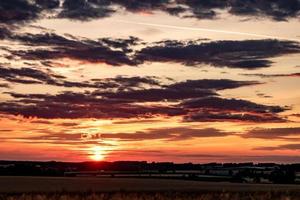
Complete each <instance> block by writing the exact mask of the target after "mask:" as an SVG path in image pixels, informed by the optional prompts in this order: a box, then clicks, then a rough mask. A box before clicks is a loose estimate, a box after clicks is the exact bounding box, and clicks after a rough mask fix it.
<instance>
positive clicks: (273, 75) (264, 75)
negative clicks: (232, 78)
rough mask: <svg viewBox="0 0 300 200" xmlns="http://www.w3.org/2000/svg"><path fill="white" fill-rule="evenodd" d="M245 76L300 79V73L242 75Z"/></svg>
mask: <svg viewBox="0 0 300 200" xmlns="http://www.w3.org/2000/svg"><path fill="white" fill-rule="evenodd" d="M241 75H244V76H256V77H260V78H276V77H300V73H290V74H241Z"/></svg>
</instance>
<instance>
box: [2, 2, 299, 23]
mask: <svg viewBox="0 0 300 200" xmlns="http://www.w3.org/2000/svg"><path fill="white" fill-rule="evenodd" d="M61 2H62V4H61V5H60V1H59V0H32V1H31V0H1V2H0V23H6V24H12V23H14V24H16V23H24V22H30V21H32V20H37V19H41V18H45V17H46V16H47V15H45V14H44V13H50V12H51V13H52V15H53V18H67V19H71V20H80V21H89V20H92V19H100V18H105V17H110V16H111V15H113V14H114V13H120V12H124V10H125V11H126V12H130V13H154V12H155V11H160V12H165V13H168V14H170V15H172V16H179V17H183V18H186V17H192V18H197V19H216V18H218V17H219V16H221V15H220V13H222V12H223V13H224V12H227V13H230V14H232V15H236V16H241V17H250V18H268V19H272V20H274V21H284V20H289V19H293V18H299V15H300V14H299V13H300V2H299V1H298V0H273V1H262V0H215V1H210V0H203V1H197V0H175V1H171V0H144V1H140V0H111V1H108V0H62V1H61Z"/></svg>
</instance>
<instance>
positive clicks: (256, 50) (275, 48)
mask: <svg viewBox="0 0 300 200" xmlns="http://www.w3.org/2000/svg"><path fill="white" fill-rule="evenodd" d="M299 52H300V46H299V44H298V43H296V42H291V41H278V40H244V41H214V42H199V41H197V40H195V41H187V42H183V41H176V40H174V41H162V42H158V43H157V44H154V45H153V46H148V47H145V48H143V49H141V50H140V51H139V52H137V53H136V59H137V60H140V62H170V63H181V64H184V65H187V66H198V65H204V64H209V65H212V66H214V67H229V68H242V69H257V68H264V67H270V66H271V63H272V62H271V61H270V60H268V59H270V58H273V57H277V56H281V55H285V54H291V53H299Z"/></svg>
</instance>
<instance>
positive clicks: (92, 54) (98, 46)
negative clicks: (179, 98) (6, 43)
mask: <svg viewBox="0 0 300 200" xmlns="http://www.w3.org/2000/svg"><path fill="white" fill-rule="evenodd" d="M0 33H1V32H0ZM2 35H3V37H4V39H6V40H10V41H16V42H19V43H21V44H23V45H26V46H27V47H30V48H28V49H25V50H8V51H9V52H10V53H11V54H12V55H14V56H17V57H20V58H22V59H25V60H38V61H40V60H54V59H62V58H69V59H74V60H79V61H84V62H90V63H106V64H108V65H113V66H120V65H130V66H132V65H137V63H136V62H135V61H134V60H132V59H131V57H130V55H128V54H129V53H131V52H132V51H133V50H132V49H131V46H134V45H136V44H138V43H139V39H138V38H135V37H129V38H127V39H111V38H101V39H98V40H90V39H86V38H76V37H74V36H71V35H65V36H61V35H57V34H55V33H41V34H30V33H24V34H6V35H4V34H2ZM32 46H33V47H35V48H32Z"/></svg>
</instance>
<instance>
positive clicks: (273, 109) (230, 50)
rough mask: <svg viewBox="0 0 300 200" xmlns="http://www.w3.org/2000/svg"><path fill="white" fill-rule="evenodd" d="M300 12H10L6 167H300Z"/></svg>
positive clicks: (93, 2)
mask: <svg viewBox="0 0 300 200" xmlns="http://www.w3.org/2000/svg"><path fill="white" fill-rule="evenodd" d="M299 27H300V0H143V1H142V0H60V1H59V0H0V160H42V161H46V160H47V161H48V160H56V161H87V160H105V161H116V160H142V161H172V162H176V163H181V162H194V163H207V162H249V161H251V162H279V163H292V162H300V89H299V87H300V28H299Z"/></svg>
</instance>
